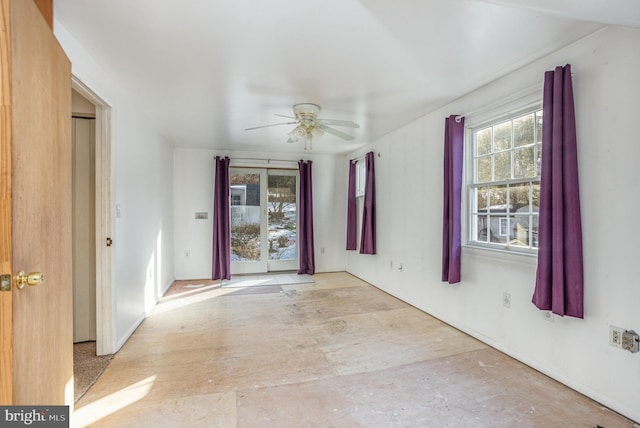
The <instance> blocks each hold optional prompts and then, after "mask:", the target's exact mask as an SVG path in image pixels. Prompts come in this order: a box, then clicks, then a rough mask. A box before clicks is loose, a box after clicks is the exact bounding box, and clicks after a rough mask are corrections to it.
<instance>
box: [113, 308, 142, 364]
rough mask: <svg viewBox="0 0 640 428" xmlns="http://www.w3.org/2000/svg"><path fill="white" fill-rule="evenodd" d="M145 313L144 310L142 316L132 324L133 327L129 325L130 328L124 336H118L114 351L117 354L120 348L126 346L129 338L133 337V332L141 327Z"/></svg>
mask: <svg viewBox="0 0 640 428" xmlns="http://www.w3.org/2000/svg"><path fill="white" fill-rule="evenodd" d="M145 318H146V317H145V314H144V312H143V313H142V314H140V316H139V317H138V318H137V319H136V320H135V321H134V323H133V324H132V325H131V327H129V329H128V330H127V331H126V333H125V334H123V335H122V337H119V338H118V341H117V342H116V349H114V350H113V353H114V354H115V353H116V352H118V351H119V350H120V348H122V347H123V346H124V344H125V343H127V340H129V338H130V337H131V335H133V333H134V332H135V331H136V329H137V328H138V327H140V324H142V321H144V319H145Z"/></svg>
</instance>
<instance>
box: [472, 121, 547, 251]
mask: <svg viewBox="0 0 640 428" xmlns="http://www.w3.org/2000/svg"><path fill="white" fill-rule="evenodd" d="M468 135H470V137H471V139H472V146H473V147H472V155H473V160H472V167H471V171H472V172H471V174H470V180H468V181H469V184H468V187H467V191H468V206H469V210H468V212H469V239H468V243H469V244H470V245H478V246H486V247H492V248H499V249H508V250H515V251H520V252H533V251H535V250H536V249H537V248H538V205H539V201H540V165H541V163H540V161H541V159H542V142H541V141H542V111H541V110H539V109H536V110H533V111H529V112H526V113H524V114H519V115H517V116H515V117H506V118H505V117H503V118H501V119H498V120H494V121H491V122H489V123H485V124H484V125H481V126H477V127H475V128H472V129H470V132H469V134H468Z"/></svg>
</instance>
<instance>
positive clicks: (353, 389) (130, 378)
mask: <svg viewBox="0 0 640 428" xmlns="http://www.w3.org/2000/svg"><path fill="white" fill-rule="evenodd" d="M313 279H314V281H315V282H314V283H308V284H290V285H273V286H266V287H248V288H221V287H220V285H219V282H218V281H216V282H213V281H191V282H187V281H178V282H176V283H175V284H174V285H173V286H172V288H171V289H170V290H169V291H168V292H167V294H166V295H165V296H164V298H163V300H162V301H161V302H160V303H159V304H158V305H157V306H156V308H155V309H154V311H153V313H152V314H151V315H150V316H149V318H147V319H146V320H145V321H144V322H143V324H142V325H141V326H140V327H139V328H138V330H137V331H136V332H135V334H134V335H133V336H132V337H131V339H130V340H129V341H128V342H127V343H126V344H125V346H124V347H123V348H122V349H121V350H120V352H119V353H118V354H117V355H116V356H115V358H114V359H113V361H112V362H111V365H110V366H109V367H108V368H107V370H106V371H105V373H104V374H103V376H102V377H101V378H100V379H99V380H98V382H97V383H96V384H95V385H94V386H93V387H92V388H91V389H90V390H89V391H88V392H87V394H86V395H85V396H84V397H83V398H82V399H81V400H80V401H79V402H78V403H76V411H75V413H74V416H73V418H72V422H73V426H105V427H116V426H118V427H133V426H155V427H160V426H167V427H302V426H304V427H391V426H395V427H444V426H450V427H514V426H518V427H523V426H524V427H527V426H539V427H556V426H558V427H560V426H563V427H564V426H572V427H573V426H585V427H595V426H596V425H600V426H603V427H607V428H612V427H633V423H632V422H630V421H628V420H627V419H625V418H623V417H621V416H619V415H617V414H615V413H613V412H611V411H609V410H608V409H606V408H604V407H603V406H602V405H600V404H598V403H596V402H594V401H592V400H590V399H588V398H586V397H584V396H582V395H581V394H578V393H576V392H575V391H573V390H571V389H569V388H567V387H565V386H563V385H561V384H559V383H558V382H556V381H554V380H552V379H550V378H548V377H546V376H545V375H543V374H540V373H538V372H537V371H535V370H533V369H530V368H528V367H527V366H525V365H523V364H521V363H519V362H517V361H515V360H513V359H512V358H509V357H507V356H505V355H504V354H502V353H500V352H498V351H496V350H494V349H493V348H490V347H488V346H487V345H484V344H483V343H481V342H479V341H477V340H475V339H473V338H471V337H469V336H467V335H465V334H463V333H461V332H459V331H458V330H456V329H454V328H452V327H450V326H448V325H446V324H444V323H442V322H440V321H439V320H437V319H435V318H433V317H431V316H429V315H426V314H425V313H423V312H421V311H419V310H417V309H415V308H413V307H411V306H409V305H407V304H405V303H403V302H401V301H400V300H397V299H395V298H394V297H391V296H389V295H387V294H385V293H383V292H382V291H380V290H378V289H377V288H375V287H373V286H371V285H369V284H367V283H365V282H363V281H361V280H359V279H357V278H356V277H354V276H351V275H349V274H347V273H344V272H339V273H326V274H317V275H315V276H313Z"/></svg>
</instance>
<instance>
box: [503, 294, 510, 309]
mask: <svg viewBox="0 0 640 428" xmlns="http://www.w3.org/2000/svg"><path fill="white" fill-rule="evenodd" d="M502 306H504V307H505V308H510V307H511V293H506V292H505V293H502Z"/></svg>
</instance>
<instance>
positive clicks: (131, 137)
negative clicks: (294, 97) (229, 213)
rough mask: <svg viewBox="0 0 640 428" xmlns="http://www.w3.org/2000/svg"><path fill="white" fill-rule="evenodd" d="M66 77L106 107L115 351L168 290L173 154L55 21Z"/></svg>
mask: <svg viewBox="0 0 640 428" xmlns="http://www.w3.org/2000/svg"><path fill="white" fill-rule="evenodd" d="M55 34H56V37H57V38H58V40H59V41H60V44H61V45H62V47H63V49H64V50H65V52H66V54H67V56H68V57H69V59H70V60H71V63H72V73H73V75H74V76H76V77H77V78H78V79H79V80H80V81H81V82H82V83H83V84H85V85H86V86H87V87H88V88H89V89H91V90H92V91H93V92H94V93H96V94H97V95H98V96H99V97H100V98H101V99H103V100H104V101H105V102H106V103H107V104H108V105H109V106H110V107H111V129H110V132H111V136H112V141H111V144H112V146H111V150H112V166H113V171H112V177H111V178H112V181H113V186H112V188H113V191H114V193H113V202H114V205H115V204H118V205H119V206H120V212H121V216H120V217H119V218H116V216H115V206H114V207H113V208H112V212H113V213H114V215H113V218H114V226H113V230H112V232H113V236H112V238H113V242H114V245H113V247H112V248H113V262H114V269H113V288H112V297H113V306H114V310H113V314H112V316H113V319H114V339H113V343H112V344H110V345H109V344H107V346H106V349H107V350H110V351H116V350H118V349H119V348H120V347H121V346H122V345H123V344H124V342H125V341H126V340H127V338H128V337H129V336H130V335H131V334H132V333H133V331H134V330H135V328H136V327H137V326H138V325H139V323H140V322H142V320H143V319H144V317H145V316H146V314H147V312H148V311H149V310H150V309H151V307H153V305H154V304H155V302H156V301H157V299H158V298H159V296H161V295H162V294H163V293H164V291H166V289H167V288H168V287H169V286H170V285H171V283H172V282H173V279H174V269H173V206H172V204H173V192H172V189H173V148H172V146H171V145H170V144H169V142H168V141H167V140H166V139H165V138H163V137H162V135H160V134H159V133H158V131H157V129H156V127H155V126H154V124H153V123H152V122H151V121H150V119H149V118H148V117H147V116H146V115H144V114H143V113H142V112H141V110H140V109H139V108H138V106H137V105H135V103H134V102H133V101H132V100H131V99H130V98H129V96H128V94H127V93H126V92H125V91H124V90H123V89H122V88H120V87H119V86H118V85H117V84H116V83H115V82H114V81H113V80H112V79H111V77H110V76H109V73H108V72H107V71H106V69H105V68H103V67H102V65H101V64H97V63H96V62H94V60H93V59H92V57H91V54H90V52H87V51H85V50H84V48H83V47H82V45H81V44H80V43H78V41H77V40H76V39H75V38H74V37H73V36H72V35H71V34H70V33H68V32H67V31H66V29H65V28H64V27H63V26H62V25H61V24H60V23H59V22H57V21H56V22H55Z"/></svg>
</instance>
